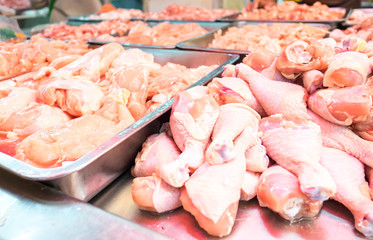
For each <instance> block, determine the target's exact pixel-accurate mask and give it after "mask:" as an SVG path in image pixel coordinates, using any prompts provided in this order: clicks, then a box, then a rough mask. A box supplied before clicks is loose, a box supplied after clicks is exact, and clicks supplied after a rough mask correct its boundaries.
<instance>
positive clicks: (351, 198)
mask: <svg viewBox="0 0 373 240" xmlns="http://www.w3.org/2000/svg"><path fill="white" fill-rule="evenodd" d="M321 164H322V165H323V166H324V167H325V168H326V169H327V170H328V171H329V172H330V174H331V176H332V177H333V179H334V181H335V183H336V184H337V191H336V194H335V195H334V196H333V197H332V198H333V199H334V200H336V201H338V202H340V203H342V204H343V205H344V206H345V207H347V208H348V209H349V210H350V211H351V213H352V214H353V216H354V219H355V228H356V229H357V230H358V231H359V232H361V233H363V234H364V235H365V236H367V237H372V236H373V202H372V200H371V199H370V195H369V187H368V183H367V182H366V180H365V174H364V165H363V164H362V163H361V162H360V161H359V160H358V159H356V158H355V157H353V156H351V155H349V154H347V153H345V152H343V151H340V150H337V149H333V148H323V152H322V157H321Z"/></svg>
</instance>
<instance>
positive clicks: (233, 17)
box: [217, 7, 351, 28]
mask: <svg viewBox="0 0 373 240" xmlns="http://www.w3.org/2000/svg"><path fill="white" fill-rule="evenodd" d="M330 9H332V10H333V9H345V11H346V12H345V15H344V16H343V17H342V18H340V19H334V20H327V19H326V20H249V19H247V20H246V19H238V16H239V15H240V14H241V11H240V12H238V13H235V14H231V15H229V16H226V17H222V18H218V19H217V21H218V22H236V21H245V22H260V23H266V22H280V23H320V24H329V25H330V26H331V27H332V28H336V27H337V26H338V25H339V24H341V23H343V22H344V21H345V20H346V18H347V17H348V16H349V15H350V14H351V9H347V8H338V7H331V8H330Z"/></svg>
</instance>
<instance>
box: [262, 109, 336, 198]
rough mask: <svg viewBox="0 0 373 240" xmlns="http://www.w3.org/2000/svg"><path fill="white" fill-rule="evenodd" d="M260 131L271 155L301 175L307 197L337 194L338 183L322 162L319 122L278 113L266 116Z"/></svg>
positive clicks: (328, 196)
mask: <svg viewBox="0 0 373 240" xmlns="http://www.w3.org/2000/svg"><path fill="white" fill-rule="evenodd" d="M259 130H260V131H261V132H263V135H262V137H261V139H262V141H263V145H264V146H265V147H266V150H267V154H268V156H269V157H270V158H271V159H273V160H274V161H275V162H276V163H277V164H279V165H280V166H282V167H284V168H286V169H287V170H289V171H290V172H292V173H293V174H295V175H296V176H297V177H298V179H299V183H300V188H301V191H302V192H303V193H304V194H305V195H306V196H307V197H309V198H310V199H311V200H315V201H324V200H327V199H329V198H330V197H331V196H333V195H334V193H335V191H336V185H335V183H334V181H333V179H332V178H331V176H330V174H329V173H328V171H326V169H325V168H324V167H323V166H322V165H321V164H320V158H321V150H322V138H321V130H320V127H319V126H318V125H317V124H315V123H313V122H312V121H310V120H302V121H298V122H296V121H290V120H286V119H285V118H284V117H283V116H282V115H281V114H277V115H272V116H270V117H266V118H263V119H262V120H261V122H260V127H259Z"/></svg>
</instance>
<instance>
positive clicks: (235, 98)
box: [207, 77, 265, 116]
mask: <svg viewBox="0 0 373 240" xmlns="http://www.w3.org/2000/svg"><path fill="white" fill-rule="evenodd" d="M207 87H208V88H209V95H211V96H213V97H214V99H215V100H216V101H217V102H218V103H219V105H223V104H227V103H243V104H245V105H247V106H249V107H251V108H252V109H254V110H255V111H256V112H257V113H259V114H260V115H261V116H264V115H265V112H264V110H263V108H262V106H261V105H260V103H259V102H258V100H256V98H255V97H254V95H253V93H252V92H251V90H250V87H249V84H248V83H247V82H245V81H244V80H242V79H240V78H236V77H223V78H214V79H213V80H212V81H211V82H210V83H209V84H208V85H207Z"/></svg>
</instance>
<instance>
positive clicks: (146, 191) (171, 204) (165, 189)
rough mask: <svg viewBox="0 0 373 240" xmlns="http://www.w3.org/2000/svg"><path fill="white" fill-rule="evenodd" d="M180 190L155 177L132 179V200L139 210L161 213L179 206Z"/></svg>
mask: <svg viewBox="0 0 373 240" xmlns="http://www.w3.org/2000/svg"><path fill="white" fill-rule="evenodd" d="M180 193H181V190H180V188H174V187H172V186H170V185H168V184H167V183H166V182H165V181H163V180H162V179H161V178H160V177H158V176H157V175H155V174H154V175H151V176H147V177H137V178H134V179H133V184H132V199H133V201H134V202H135V203H136V204H137V205H138V206H139V208H140V209H142V210H146V211H150V212H156V213H163V212H167V211H171V210H174V209H176V208H178V207H180V206H181V201H180Z"/></svg>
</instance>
